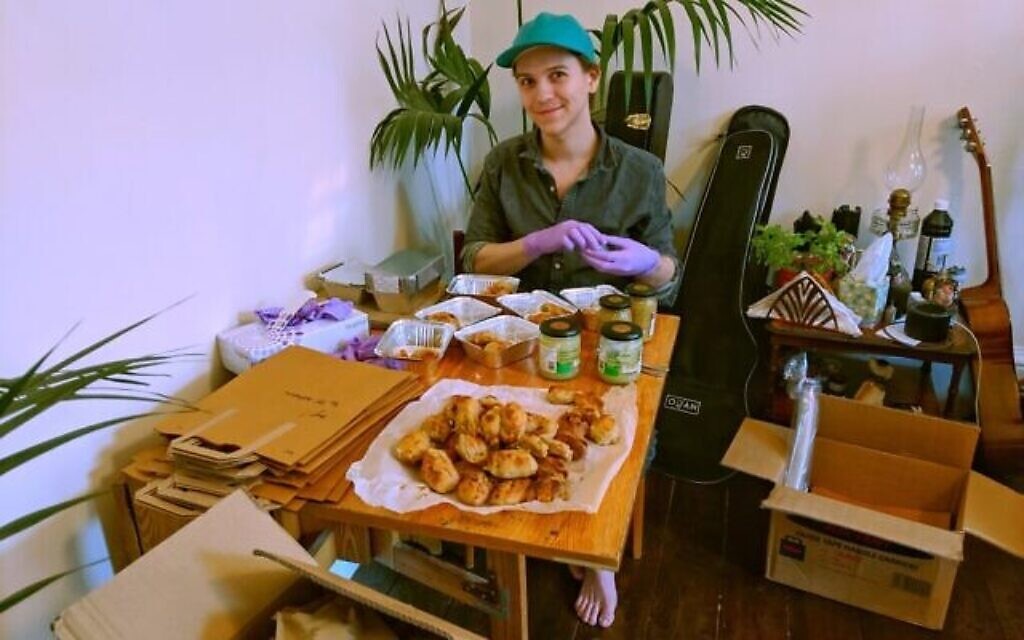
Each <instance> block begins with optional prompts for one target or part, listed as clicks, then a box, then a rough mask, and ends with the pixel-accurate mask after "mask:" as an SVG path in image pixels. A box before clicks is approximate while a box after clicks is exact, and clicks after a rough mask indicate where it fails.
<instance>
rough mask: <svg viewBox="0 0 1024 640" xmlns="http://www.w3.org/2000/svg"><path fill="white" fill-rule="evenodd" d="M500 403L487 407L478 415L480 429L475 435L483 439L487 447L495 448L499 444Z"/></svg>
mask: <svg viewBox="0 0 1024 640" xmlns="http://www.w3.org/2000/svg"><path fill="white" fill-rule="evenodd" d="M500 434H501V405H498V406H496V407H493V408H491V409H488V410H487V411H485V412H484V414H483V415H482V416H480V431H479V433H478V434H477V435H479V436H480V437H481V438H483V439H484V442H486V443H487V446H488V447H493V448H495V449H496V448H497V447H498V445H499V444H501V440H500Z"/></svg>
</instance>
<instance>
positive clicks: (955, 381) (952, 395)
mask: <svg viewBox="0 0 1024 640" xmlns="http://www.w3.org/2000/svg"><path fill="white" fill-rule="evenodd" d="M952 367H953V373H952V374H951V375H950V376H949V389H947V390H946V406H945V407H943V409H942V417H943V418H948V417H950V415H952V413H953V410H954V409H956V396H957V394H958V393H959V392H960V376H961V375H963V372H964V363H963V362H954V363H953V365H952ZM976 419H977V418H976Z"/></svg>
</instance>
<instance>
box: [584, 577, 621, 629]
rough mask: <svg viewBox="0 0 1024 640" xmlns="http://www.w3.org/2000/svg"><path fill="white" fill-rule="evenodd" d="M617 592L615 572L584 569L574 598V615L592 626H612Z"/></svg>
mask: <svg viewBox="0 0 1024 640" xmlns="http://www.w3.org/2000/svg"><path fill="white" fill-rule="evenodd" d="M618 604H619V594H618V592H617V591H616V590H615V574H614V573H612V572H611V571H604V570H594V569H586V570H584V574H583V586H581V587H580V595H579V597H578V598H576V615H578V616H579V617H580V620H582V621H583V622H585V623H587V624H589V625H591V626H594V625H598V624H599V625H601V626H602V627H610V626H612V622H614V621H615V607H617V606H618Z"/></svg>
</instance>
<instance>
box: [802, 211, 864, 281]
mask: <svg viewBox="0 0 1024 640" xmlns="http://www.w3.org/2000/svg"><path fill="white" fill-rule="evenodd" d="M820 222H821V226H820V227H819V228H818V230H817V231H807V232H805V233H804V238H805V240H806V242H807V250H806V252H805V256H806V257H805V260H804V267H805V268H806V269H807V270H809V271H811V272H813V273H820V274H827V273H831V274H832V275H833V276H835V277H841V276H843V275H845V274H846V272H847V271H848V270H849V268H850V263H849V256H850V252H851V250H852V247H853V236H851V235H850V234H849V233H846V232H845V231H840V230H839V229H836V226H835V225H834V224H832V223H831V222H830V221H828V220H825V219H821V220H820Z"/></svg>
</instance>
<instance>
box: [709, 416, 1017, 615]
mask: <svg viewBox="0 0 1024 640" xmlns="http://www.w3.org/2000/svg"><path fill="white" fill-rule="evenodd" d="M820 406H821V413H820V415H819V422H818V432H817V437H816V438H815V441H814V459H813V467H812V471H811V491H810V493H805V492H801V491H795V490H793V489H790V488H788V487H785V486H784V485H783V484H782V478H783V472H784V469H785V466H786V461H787V458H788V452H789V440H790V434H791V432H792V431H791V429H788V428H786V427H782V426H779V425H774V424H770V423H767V422H761V421H758V420H752V419H747V420H744V422H743V424H742V425H741V426H740V429H739V431H738V432H737V434H736V436H735V437H734V438H733V441H732V444H731V445H730V447H729V450H728V451H727V452H726V454H725V457H724V458H723V459H722V464H723V465H725V466H727V467H730V468H733V469H736V470H738V471H743V472H744V473H748V474H751V475H754V476H757V477H760V478H764V479H766V480H770V481H772V482H774V483H775V487H774V488H773V489H772V491H771V493H770V494H769V496H768V498H767V499H766V500H765V501H764V502H763V503H762V505H763V506H764V507H765V508H767V509H770V510H771V526H770V530H769V534H768V552H767V569H766V575H767V577H768V578H769V579H771V580H775V581H776V582H781V583H783V584H786V585H789V586H791V587H796V588H798V589H803V590H804V591H809V592H811V593H816V594H818V595H822V596H825V597H827V598H832V599H834V600H839V601H841V602H845V603H848V604H852V605H854V606H857V607H861V608H863V609H867V610H869V611H874V612H876V613H881V614H884V615H888V616H892V617H894V618H899V619H901V620H906V621H907V622H912V623H915V624H919V625H922V626H925V627H929V628H933V629H940V628H942V626H943V623H944V621H945V618H946V611H947V608H948V606H949V601H950V596H951V595H952V592H953V582H954V579H955V578H956V572H957V569H958V568H959V565H960V562H961V561H963V559H964V557H963V547H964V535H965V534H968V533H969V534H971V535H972V536H975V537H978V538H981V539H982V540H985V541H987V542H989V543H991V544H993V545H994V546H996V547H998V548H1000V549H1002V550H1003V551H1006V552H1007V553H1010V554H1012V555H1014V556H1017V557H1024V496H1022V495H1020V494H1018V493H1016V492H1015V491H1013V490H1012V489H1009V488H1007V487H1004V486H1002V485H1000V484H998V483H996V482H995V481H993V480H991V479H989V478H987V477H985V476H983V475H981V474H978V473H975V472H974V471H971V461H972V460H973V458H974V449H975V446H976V444H977V441H978V433H979V430H978V428H977V427H976V426H975V425H972V424H967V423H962V422H952V421H949V420H942V419H939V418H933V417H930V416H924V415H920V414H911V413H907V412H904V411H897V410H894V409H887V408H884V407H876V406H871V405H866V404H861V403H858V402H853V401H851V400H845V399H841V398H835V397H831V396H822V397H821V404H820Z"/></svg>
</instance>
